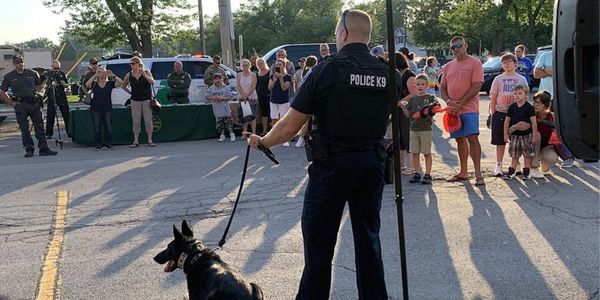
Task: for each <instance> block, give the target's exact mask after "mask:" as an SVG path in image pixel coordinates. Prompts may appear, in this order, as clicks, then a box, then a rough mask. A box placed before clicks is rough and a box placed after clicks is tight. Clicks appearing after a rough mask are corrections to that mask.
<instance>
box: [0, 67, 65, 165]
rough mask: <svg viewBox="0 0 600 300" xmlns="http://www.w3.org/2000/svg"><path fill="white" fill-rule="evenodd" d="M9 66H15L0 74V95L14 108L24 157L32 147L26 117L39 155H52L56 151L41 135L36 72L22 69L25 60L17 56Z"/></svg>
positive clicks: (38, 81)
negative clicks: (0, 81) (2, 76)
mask: <svg viewBox="0 0 600 300" xmlns="http://www.w3.org/2000/svg"><path fill="white" fill-rule="evenodd" d="M13 65H14V66H15V69H14V70H13V71H11V72H9V73H8V74H6V75H5V76H4V80H3V81H2V85H1V86H0V98H2V101H4V102H5V103H6V104H8V105H10V106H11V107H12V108H14V109H15V115H16V117H17V123H18V124H19V129H20V130H21V139H22V140H23V147H24V148H25V157H32V156H33V151H34V150H35V145H34V144H33V139H32V138H31V134H30V133H29V120H28V119H27V118H31V121H32V122H33V127H34V129H35V137H36V139H37V140H38V148H39V149H40V152H39V153H40V156H50V155H56V154H57V152H56V151H52V150H50V148H48V143H47V142H46V137H44V119H43V117H42V109H41V105H40V101H38V95H37V94H36V92H39V91H40V90H41V88H42V87H41V82H40V75H39V74H38V73H37V72H35V71H33V70H31V69H25V63H24V61H23V57H22V56H21V55H15V56H14V57H13ZM9 88H10V89H11V90H12V93H13V95H14V97H13V98H12V99H11V98H10V97H9V96H8V93H7V92H8V89H9Z"/></svg>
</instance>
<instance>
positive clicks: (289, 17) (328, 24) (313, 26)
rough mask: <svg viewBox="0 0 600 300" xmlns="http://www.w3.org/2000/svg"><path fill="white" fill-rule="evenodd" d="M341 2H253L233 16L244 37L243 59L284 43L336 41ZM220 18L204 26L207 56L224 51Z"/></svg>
mask: <svg viewBox="0 0 600 300" xmlns="http://www.w3.org/2000/svg"><path fill="white" fill-rule="evenodd" d="M341 8H342V0H272V1H269V0H250V1H248V2H246V3H242V5H241V7H240V9H239V11H238V12H236V13H235V14H234V16H233V17H234V30H235V36H236V41H235V42H236V49H237V47H238V45H237V43H238V42H239V41H238V39H237V37H238V36H239V35H242V36H243V37H244V52H245V53H244V54H245V55H244V56H248V55H249V54H250V53H251V52H254V51H256V52H258V53H259V54H261V55H263V54H265V53H266V52H267V51H269V50H271V49H272V48H274V47H276V46H279V45H282V44H296V43H322V42H333V41H335V35H334V31H335V25H336V23H337V20H338V18H339V15H340V12H341ZM219 26H220V24H219V17H218V16H215V17H212V18H209V19H208V20H207V22H206V25H205V31H206V49H207V52H208V54H210V55H214V54H219V53H220V52H221V50H220V49H221V41H220V33H219Z"/></svg>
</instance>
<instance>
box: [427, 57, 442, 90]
mask: <svg viewBox="0 0 600 300" xmlns="http://www.w3.org/2000/svg"><path fill="white" fill-rule="evenodd" d="M425 65H426V67H425V68H423V74H425V75H427V91H426V92H427V94H431V95H435V89H436V87H439V86H440V83H439V81H438V76H439V75H440V73H441V70H440V68H439V67H438V61H437V59H436V58H435V57H434V56H430V57H428V58H427V60H425Z"/></svg>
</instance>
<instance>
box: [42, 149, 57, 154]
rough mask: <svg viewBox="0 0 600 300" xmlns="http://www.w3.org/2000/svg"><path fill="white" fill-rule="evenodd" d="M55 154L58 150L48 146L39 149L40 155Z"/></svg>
mask: <svg viewBox="0 0 600 300" xmlns="http://www.w3.org/2000/svg"><path fill="white" fill-rule="evenodd" d="M56 154H58V152H56V151H52V150H50V148H46V149H41V150H40V156H54V155H56Z"/></svg>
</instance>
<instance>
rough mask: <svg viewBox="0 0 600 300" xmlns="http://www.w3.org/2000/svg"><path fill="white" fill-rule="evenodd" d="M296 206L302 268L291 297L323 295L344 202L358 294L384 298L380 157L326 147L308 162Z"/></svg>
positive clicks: (318, 297)
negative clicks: (320, 155)
mask: <svg viewBox="0 0 600 300" xmlns="http://www.w3.org/2000/svg"><path fill="white" fill-rule="evenodd" d="M308 173H309V177H310V179H309V182H308V186H307V188H306V194H305V196H304V207H303V210H302V237H303V239H304V271H303V272H302V279H301V281H300V288H299V291H298V294H297V295H296V299H311V300H315V299H316V300H320V299H328V298H329V290H330V287H331V262H332V260H333V254H334V251H335V244H336V242H337V235H338V230H339V227H340V222H341V219H342V215H343V213H344V206H345V205H346V202H347V203H348V206H349V209H350V220H351V222H352V233H353V236H354V251H355V255H356V258H355V264H356V277H357V278H356V282H357V285H358V296H359V299H369V300H372V299H374V300H377V299H387V291H386V287H385V276H384V272H383V262H382V259H381V242H380V239H379V230H380V226H381V221H380V218H379V212H380V210H381V194H382V192H383V185H384V159H383V158H380V157H378V156H377V153H376V151H364V152H342V153H332V154H330V156H329V158H328V159H327V160H325V161H317V162H313V163H312V164H311V165H310V166H309V170H308Z"/></svg>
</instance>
